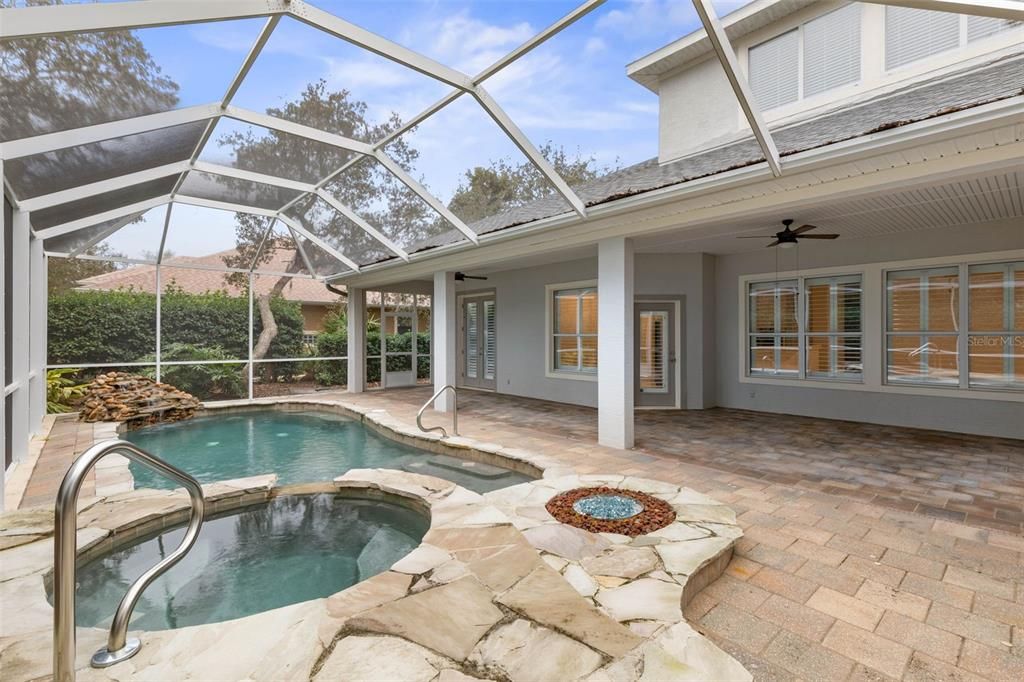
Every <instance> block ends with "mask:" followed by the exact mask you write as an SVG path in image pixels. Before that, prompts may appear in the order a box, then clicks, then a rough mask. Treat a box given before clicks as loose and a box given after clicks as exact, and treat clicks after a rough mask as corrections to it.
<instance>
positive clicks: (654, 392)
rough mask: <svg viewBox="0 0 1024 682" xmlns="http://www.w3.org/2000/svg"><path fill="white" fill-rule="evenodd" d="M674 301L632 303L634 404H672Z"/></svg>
mask: <svg viewBox="0 0 1024 682" xmlns="http://www.w3.org/2000/svg"><path fill="white" fill-rule="evenodd" d="M675 315H676V310H675V304H674V303H637V304H636V317H637V319H636V327H635V333H636V352H637V355H636V377H635V379H636V381H635V385H636V396H635V401H634V402H635V404H636V406H637V407H675V406H676V374H677V372H676V339H675V328H676V321H675Z"/></svg>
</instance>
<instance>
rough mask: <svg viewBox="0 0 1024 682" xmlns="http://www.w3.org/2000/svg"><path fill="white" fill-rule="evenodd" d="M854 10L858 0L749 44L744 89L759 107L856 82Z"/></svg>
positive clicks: (856, 14)
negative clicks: (793, 27)
mask: <svg viewBox="0 0 1024 682" xmlns="http://www.w3.org/2000/svg"><path fill="white" fill-rule="evenodd" d="M860 15H861V8H860V5H858V4H856V3H854V4H850V5H846V6H845V7H841V8H839V9H837V10H835V11H832V12H829V13H828V14H823V15H822V16H820V17H817V18H815V19H812V20H811V21H808V22H807V23H806V24H804V25H802V26H800V27H798V28H795V29H793V30H791V31H788V32H786V33H783V34H782V35H780V36H776V37H774V38H772V39H771V40H766V41H764V42H763V43H760V44H758V45H755V46H754V47H751V48H750V50H749V51H748V52H747V62H748V71H749V73H750V88H751V90H752V91H753V93H754V98H755V99H756V100H757V103H758V104H759V105H760V106H761V108H762V109H773V108H775V107H779V106H782V105H784V104H789V103H791V102H796V101H797V100H799V99H802V98H804V97H811V96H813V95H817V94H819V93H822V92H826V91H827V90H831V89H832V88H837V87H839V86H841V85H847V84H849V83H856V82H857V81H859V80H860Z"/></svg>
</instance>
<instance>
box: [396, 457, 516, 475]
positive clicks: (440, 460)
mask: <svg viewBox="0 0 1024 682" xmlns="http://www.w3.org/2000/svg"><path fill="white" fill-rule="evenodd" d="M432 468H433V469H440V470H441V471H439V472H438V475H440V476H442V477H443V476H444V472H446V471H457V472H459V473H460V474H465V475H467V476H473V477H474V478H484V479H488V480H492V479H497V478H501V477H502V476H504V475H505V474H508V473H509V471H508V469H502V468H501V467H496V466H494V465H491V464H484V463H483V462H473V461H470V460H468V459H460V458H458V457H449V456H448V455H434V456H433V457H430V458H429V459H427V460H426V461H425V462H423V466H422V467H420V466H417V467H414V468H413V471H415V472H416V473H420V474H424V473H427V470H429V469H432Z"/></svg>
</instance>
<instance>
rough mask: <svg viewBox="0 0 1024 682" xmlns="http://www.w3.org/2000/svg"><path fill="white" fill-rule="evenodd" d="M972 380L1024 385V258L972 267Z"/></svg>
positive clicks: (980, 383) (971, 382) (1004, 385)
mask: <svg viewBox="0 0 1024 682" xmlns="http://www.w3.org/2000/svg"><path fill="white" fill-rule="evenodd" d="M968 282H969V284H968V290H967V297H968V319H969V322H968V324H969V333H968V336H967V364H968V381H969V385H970V386H981V387H986V388H1024V261H1019V262H1016V263H995V264H992V265H972V266H970V268H969V269H968Z"/></svg>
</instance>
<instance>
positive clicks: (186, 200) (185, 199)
mask: <svg viewBox="0 0 1024 682" xmlns="http://www.w3.org/2000/svg"><path fill="white" fill-rule="evenodd" d="M174 202H175V203H178V204H187V205H189V206H200V207H202V208H213V209H217V210H219V211H231V212H234V213H248V214H249V215H258V216H263V217H266V218H274V217H277V211H275V210H274V209H272V208H258V207H256V206H249V205H247V204H235V203H232V202H230V201H217V200H216V199H203V198H202V197H190V196H188V195H187V194H178V195H177V196H176V197H174Z"/></svg>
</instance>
